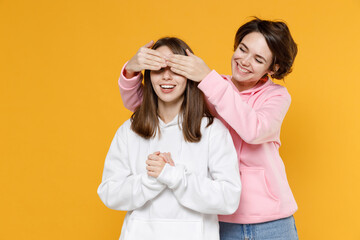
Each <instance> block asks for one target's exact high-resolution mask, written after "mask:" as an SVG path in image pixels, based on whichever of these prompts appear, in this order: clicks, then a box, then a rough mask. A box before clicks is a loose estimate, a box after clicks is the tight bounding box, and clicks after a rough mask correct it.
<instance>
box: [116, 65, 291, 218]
mask: <svg viewBox="0 0 360 240" xmlns="http://www.w3.org/2000/svg"><path fill="white" fill-rule="evenodd" d="M125 66H126V65H125ZM125 66H124V67H125ZM123 72H124V68H123V69H122V71H121V76H120V78H119V87H120V92H121V97H122V99H123V103H124V106H125V107H126V108H127V109H129V110H131V111H134V110H135V108H136V107H137V106H139V105H140V103H141V100H142V88H141V81H140V80H141V79H142V74H138V75H137V76H135V77H133V78H131V79H127V78H125V76H124V74H123ZM198 87H199V89H200V90H201V91H202V92H203V93H204V94H205V97H206V99H207V101H208V106H209V108H210V111H211V112H212V114H213V115H214V116H215V117H217V118H219V119H220V120H221V121H222V122H223V124H224V125H225V126H226V127H227V128H228V129H229V131H230V133H231V136H232V138H233V141H234V145H235V148H236V151H237V154H238V159H239V166H240V174H241V183H242V194H241V198H240V205H239V208H238V209H237V211H236V212H235V213H234V214H232V215H221V216H219V221H223V222H231V223H242V224H250V223H261V222H267V221H272V220H276V219H281V218H285V217H289V216H291V215H292V214H294V213H295V211H296V210H297V205H296V202H295V199H294V196H293V194H292V192H291V189H290V187H289V184H288V181H287V178H286V173H285V166H284V163H283V161H282V159H281V157H280V155H279V147H280V128H281V124H282V121H283V119H284V117H285V115H286V112H287V110H288V108H289V106H290V102H291V97H290V95H289V93H288V91H287V90H286V88H285V87H283V86H280V85H277V84H275V83H273V82H272V81H271V80H270V79H269V80H268V81H267V82H266V83H264V84H262V85H260V86H255V87H254V88H252V89H249V90H246V91H242V92H239V91H238V90H237V88H236V87H235V85H234V84H233V83H232V81H231V76H224V75H223V76H222V75H219V74H218V73H217V72H216V71H214V70H213V71H211V72H210V73H209V74H208V75H207V76H206V77H205V78H204V79H203V80H202V81H201V83H200V84H199V86H198Z"/></svg>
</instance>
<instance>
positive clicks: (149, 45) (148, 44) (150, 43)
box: [144, 40, 154, 48]
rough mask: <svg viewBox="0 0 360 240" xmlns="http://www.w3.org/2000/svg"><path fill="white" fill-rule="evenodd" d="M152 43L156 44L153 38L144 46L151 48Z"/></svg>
mask: <svg viewBox="0 0 360 240" xmlns="http://www.w3.org/2000/svg"><path fill="white" fill-rule="evenodd" d="M152 45H154V41H153V40H151V41H150V42H148V43H147V44H145V45H144V47H146V48H151V47H152Z"/></svg>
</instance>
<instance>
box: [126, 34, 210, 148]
mask: <svg viewBox="0 0 360 240" xmlns="http://www.w3.org/2000/svg"><path fill="white" fill-rule="evenodd" d="M161 46H167V47H168V48H170V50H171V51H172V52H173V53H174V54H181V55H187V54H186V52H185V50H186V49H189V51H190V52H192V53H193V51H192V50H191V49H190V47H189V46H188V45H187V44H186V43H185V42H184V41H182V40H181V39H178V38H174V37H165V38H161V39H159V40H158V41H157V42H156V43H155V44H154V45H153V46H152V49H157V48H159V47H161ZM197 85H198V83H196V82H194V81H191V80H187V83H186V88H185V91H184V100H183V103H182V105H181V109H180V113H179V118H181V119H182V132H183V136H184V139H185V141H187V142H199V141H200V139H201V131H200V127H201V120H202V118H203V117H207V118H208V124H207V126H209V125H211V124H212V123H213V120H214V118H213V116H212V115H211V114H210V111H209V109H208V108H207V106H206V103H205V99H204V94H203V93H202V92H201V91H200V90H199V89H198V87H197ZM158 117H159V116H158V96H157V95H156V93H155V91H154V89H153V86H152V84H151V79H150V70H145V73H144V87H143V101H142V103H141V105H140V106H139V107H138V108H137V109H136V110H135V112H134V113H133V115H132V116H131V120H132V122H131V129H132V130H133V131H134V132H136V133H137V134H138V135H140V136H141V137H143V138H146V139H149V138H153V137H155V136H156V134H157V132H158V133H159V136H160V127H159V119H158Z"/></svg>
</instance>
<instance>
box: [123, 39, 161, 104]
mask: <svg viewBox="0 0 360 240" xmlns="http://www.w3.org/2000/svg"><path fill="white" fill-rule="evenodd" d="M153 44H154V42H153V41H150V42H149V43H147V44H145V45H144V46H142V47H141V48H140V49H139V50H138V51H137V53H136V54H135V55H134V56H133V57H132V58H131V59H130V60H129V61H128V62H127V63H126V64H125V65H124V67H123V69H122V70H121V74H120V78H119V81H118V84H119V88H120V93H121V98H122V100H123V103H124V106H125V107H126V108H127V109H129V110H130V111H134V110H135V109H136V108H137V107H138V106H139V105H140V103H141V101H142V84H141V81H142V74H141V71H143V70H145V69H148V70H159V69H161V68H162V67H166V63H165V57H164V56H163V55H162V54H161V53H160V52H158V51H156V50H153V49H150V48H151V46H152V45H153Z"/></svg>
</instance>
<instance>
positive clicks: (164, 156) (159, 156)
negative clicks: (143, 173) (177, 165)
mask: <svg viewBox="0 0 360 240" xmlns="http://www.w3.org/2000/svg"><path fill="white" fill-rule="evenodd" d="M166 163H168V164H170V165H171V166H174V162H173V160H172V159H171V155H170V153H160V152H154V153H153V154H150V155H149V156H148V159H147V160H146V164H147V166H146V170H147V174H148V175H149V176H150V177H154V178H157V177H158V176H159V175H160V173H161V172H162V170H163V169H164V166H165V164H166Z"/></svg>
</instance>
